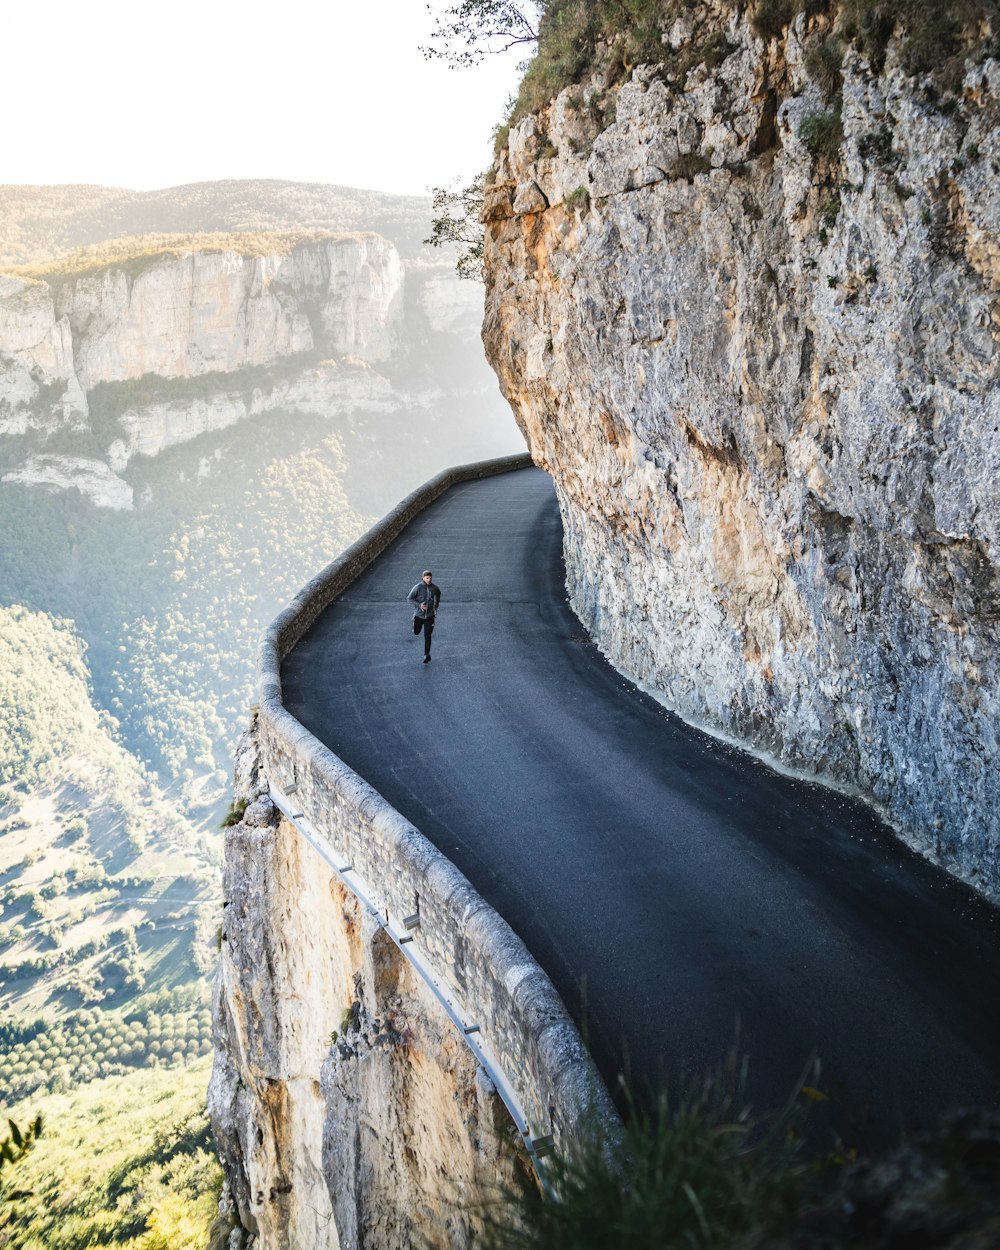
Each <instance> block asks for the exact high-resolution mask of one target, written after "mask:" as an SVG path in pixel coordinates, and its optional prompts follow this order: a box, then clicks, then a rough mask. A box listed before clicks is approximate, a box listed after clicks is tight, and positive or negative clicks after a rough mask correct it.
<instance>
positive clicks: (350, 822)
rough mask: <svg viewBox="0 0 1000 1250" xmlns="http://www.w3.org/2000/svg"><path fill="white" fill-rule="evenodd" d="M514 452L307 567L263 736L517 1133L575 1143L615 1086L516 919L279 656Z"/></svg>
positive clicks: (524, 462) (266, 680) (276, 626)
mask: <svg viewBox="0 0 1000 1250" xmlns="http://www.w3.org/2000/svg"><path fill="white" fill-rule="evenodd" d="M530 463H531V461H530V458H529V457H528V456H510V457H506V458H504V459H500V460H491V461H484V462H481V463H478V464H473V465H465V466H461V467H458V468H454V469H450V470H448V471H446V472H444V473H441V474H439V475H438V476H437V477H435V478H433V479H432V480H431V481H430V482H428V483H427V484H426V485H425V486H423V487H421V488H420V489H419V490H417V491H415V492H414V493H413V494H412V495H410V496H409V497H408V498H407V499H405V500H404V501H403V502H402V503H401V504H400V505H399V506H398V507H397V508H396V509H395V510H394V511H393V512H391V513H389V515H388V516H386V517H385V518H384V519H383V520H382V521H380V522H379V524H378V525H376V526H375V527H374V528H373V529H372V530H370V531H369V532H368V533H367V534H366V535H365V536H364V537H363V538H361V539H360V540H359V541H358V542H357V543H355V544H354V545H353V546H352V547H350V548H349V549H348V550H347V551H346V552H344V554H343V555H342V556H340V557H339V558H338V559H337V560H335V561H334V562H333V563H332V564H330V565H329V566H328V567H327V568H326V569H325V570H324V571H323V572H322V573H321V574H320V575H319V576H318V577H316V578H314V579H313V581H311V582H310V583H309V584H308V585H307V586H306V587H304V589H303V590H302V591H301V592H300V593H299V595H298V596H297V597H296V598H295V600H294V601H293V602H292V604H291V605H290V606H289V607H288V608H287V609H286V610H285V611H284V612H283V613H282V614H281V615H280V616H279V617H278V618H277V619H276V620H275V621H274V623H273V624H272V626H271V627H270V629H269V630H268V631H267V633H266V634H265V636H264V638H263V640H262V643H261V648H260V652H259V655H258V671H259V679H260V707H259V717H258V723H257V736H258V741H259V745H260V750H261V755H262V759H263V764H264V769H265V772H266V775H267V777H268V779H269V782H270V784H271V788H272V797H273V798H274V799H275V801H276V802H277V803H278V805H279V806H280V807H281V808H282V810H283V811H284V812H285V814H286V816H288V817H289V818H290V819H291V820H292V821H293V823H295V824H297V825H298V827H299V828H300V830H301V831H302V833H303V834H304V836H305V837H307V839H308V840H309V841H311V842H312V843H313V845H315V846H317V848H318V849H320V850H321V851H322V852H323V853H324V857H325V858H326V859H327V861H328V862H329V863H330V864H331V865H332V866H333V867H334V868H335V870H336V871H337V872H338V875H340V876H341V877H342V879H343V880H344V882H345V883H346V884H347V885H348V886H350V887H351V888H353V889H355V892H356V893H357V894H358V895H359V897H361V898H362V900H363V901H364V902H365V903H366V904H367V905H368V907H369V908H370V909H371V911H372V913H373V914H375V915H377V916H378V918H379V919H380V922H381V923H382V924H384V926H385V928H386V929H387V930H388V932H389V935H390V936H391V937H392V938H393V940H394V941H396V942H397V944H399V945H400V948H401V949H402V950H403V951H404V953H405V954H407V955H408V956H409V957H410V958H411V959H412V961H413V962H414V964H415V966H416V967H417V969H418V971H420V972H421V974H422V975H423V976H424V977H425V979H426V980H427V981H428V984H430V985H431V987H432V989H434V991H435V993H436V995H437V997H438V1000H439V1001H441V1002H442V1005H443V1006H444V1007H445V1009H446V1010H448V1012H449V1014H450V1015H451V1016H452V1019H453V1021H455V1022H456V1023H457V1024H458V1025H459V1027H460V1028H461V1029H462V1031H463V1033H464V1034H465V1035H466V1038H467V1040H468V1041H469V1042H470V1044H471V1045H472V1047H473V1049H474V1051H475V1053H476V1054H477V1057H479V1058H480V1059H481V1061H483V1062H484V1065H485V1066H486V1067H487V1070H488V1071H490V1075H491V1076H493V1078H494V1080H495V1082H496V1084H497V1087H498V1090H499V1091H500V1093H501V1096H503V1098H504V1101H505V1102H506V1103H507V1106H508V1109H509V1110H510V1111H511V1113H512V1116H513V1118H514V1120H515V1123H517V1125H518V1129H519V1131H520V1132H521V1133H522V1136H523V1137H524V1140H525V1144H526V1145H527V1146H528V1148H529V1150H531V1151H532V1152H533V1153H534V1151H535V1150H538V1152H539V1153H541V1152H543V1151H544V1148H545V1147H546V1146H547V1145H548V1142H549V1138H551V1139H552V1140H553V1142H554V1143H555V1144H557V1145H558V1144H559V1143H563V1144H564V1145H566V1146H568V1147H570V1148H571V1147H572V1143H573V1142H574V1141H575V1140H577V1139H578V1138H579V1136H580V1134H581V1133H582V1132H583V1131H584V1130H585V1128H586V1126H587V1122H588V1121H590V1120H591V1119H592V1117H594V1116H595V1115H596V1116H597V1117H599V1119H600V1120H602V1121H603V1122H605V1123H606V1124H610V1123H612V1122H613V1120H614V1115H615V1113H614V1111H613V1108H612V1106H611V1102H610V1099H609V1098H608V1096H607V1093H606V1091H605V1089H604V1087H603V1084H602V1083H601V1080H600V1077H599V1076H598V1075H597V1072H596V1069H595V1068H594V1066H593V1064H592V1062H591V1061H590V1058H589V1056H588V1055H587V1052H586V1050H585V1048H584V1046H583V1043H582V1040H581V1038H580V1035H579V1032H578V1031H577V1029H576V1026H575V1025H574V1023H573V1021H572V1020H571V1018H570V1016H569V1014H568V1012H567V1011H566V1008H565V1006H564V1005H563V1003H562V1000H561V999H560V998H559V996H558V994H557V993H556V991H555V989H554V987H553V986H552V983H551V982H550V981H549V978H548V977H547V976H546V974H545V973H544V972H543V970H542V969H541V967H540V966H539V965H538V963H537V962H536V961H535V960H534V959H533V958H532V956H531V955H530V954H529V952H528V950H527V948H526V947H525V945H524V943H523V942H522V941H521V940H520V938H518V937H517V935H516V934H515V933H514V932H513V930H512V929H511V928H510V926H509V925H508V924H507V923H506V921H504V920H503V919H502V917H501V916H499V915H498V914H497V912H496V911H494V910H493V908H492V907H490V906H489V905H488V904H487V903H486V901H485V900H484V899H483V898H481V897H480V895H479V894H478V893H477V892H476V891H475V890H474V889H473V888H472V886H471V885H470V884H469V882H468V881H467V880H466V878H465V877H464V876H463V875H462V874H461V873H460V872H459V871H458V869H457V868H456V867H455V866H454V865H453V864H452V863H451V861H450V860H448V859H447V858H446V857H445V856H444V855H442V854H441V852H440V851H438V850H437V849H436V847H434V846H433V845H432V844H431V843H430V842H429V841H428V840H427V839H426V838H425V837H424V836H423V835H422V834H421V833H420V832H419V831H418V830H417V829H416V828H414V826H413V825H411V824H410V823H409V822H408V821H407V820H405V819H404V817H403V816H401V815H400V814H399V813H398V812H397V811H396V810H395V809H394V808H393V807H391V806H390V805H389V804H388V803H387V802H386V801H385V799H383V798H382V796H381V795H380V794H378V793H377V792H376V791H375V790H374V789H373V788H372V787H371V786H370V785H368V784H367V782H365V781H364V780H363V778H361V777H359V776H358V775H357V774H356V773H355V772H353V771H352V770H351V769H350V768H348V767H347V765H346V764H344V763H343V761H342V760H340V759H339V758H338V757H337V756H336V755H334V754H333V752H332V751H330V750H329V749H328V748H327V747H325V746H324V745H323V744H322V743H321V742H319V741H318V740H317V739H316V738H315V737H313V735H312V734H311V733H309V731H308V730H306V729H305V728H304V727H303V726H302V725H301V724H299V722H298V721H296V720H295V719H294V717H292V716H291V714H290V713H289V712H288V711H287V710H286V709H285V707H284V705H283V703H282V694H281V674H280V667H281V662H282V660H283V659H284V657H285V656H286V655H287V654H288V653H289V652H290V651H291V650H292V648H293V647H294V646H295V644H296V642H297V641H298V640H299V639H300V638H301V637H302V636H303V635H304V634H305V632H306V631H307V630H308V629H309V627H310V626H311V625H312V623H313V622H314V621H315V620H316V618H317V617H318V616H319V615H320V613H321V612H322V611H323V609H324V608H325V607H327V605H328V604H329V603H331V602H332V601H333V600H334V599H335V598H336V597H337V595H339V594H341V593H342V592H343V591H344V590H345V589H346V587H347V586H349V585H350V584H351V582H352V581H354V580H355V578H357V577H358V575H359V574H360V573H361V572H362V571H363V570H364V569H365V568H366V567H367V566H368V565H369V564H370V563H371V562H372V561H373V560H374V559H376V557H377V556H379V555H380V554H381V553H382V552H383V551H384V550H385V549H386V548H387V547H388V546H389V544H390V543H391V542H392V541H393V540H394V539H395V538H397V537H398V536H399V534H400V533H401V532H402V531H403V530H404V529H405V527H406V525H407V524H408V523H409V522H410V521H411V520H412V519H413V518H414V517H415V516H416V515H417V514H418V513H419V512H421V511H422V510H423V509H424V508H426V507H427V506H428V504H430V503H432V502H433V501H434V500H435V499H437V498H438V497H439V496H440V495H441V494H443V493H444V491H446V490H447V489H448V488H449V487H451V486H453V485H456V484H457V483H459V482H464V481H469V480H472V479H475V478H482V477H488V476H492V475H494V474H498V473H504V472H509V471H511V470H514V469H519V468H526V467H528V466H529V465H530Z"/></svg>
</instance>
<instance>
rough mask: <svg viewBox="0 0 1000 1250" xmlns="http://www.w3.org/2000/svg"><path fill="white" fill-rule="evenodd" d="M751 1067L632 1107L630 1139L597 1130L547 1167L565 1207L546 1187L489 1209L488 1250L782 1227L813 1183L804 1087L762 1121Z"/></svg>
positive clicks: (673, 1241)
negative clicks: (752, 1098) (805, 1144)
mask: <svg viewBox="0 0 1000 1250" xmlns="http://www.w3.org/2000/svg"><path fill="white" fill-rule="evenodd" d="M746 1074H747V1065H746V1060H745V1059H743V1060H740V1059H739V1058H738V1057H737V1056H735V1055H733V1056H732V1057H731V1058H730V1060H729V1062H728V1064H727V1065H726V1067H725V1069H724V1070H723V1071H721V1072H719V1073H716V1074H713V1075H712V1076H710V1077H709V1078H708V1079H706V1080H705V1081H704V1082H702V1083H700V1084H694V1083H692V1084H690V1085H689V1086H687V1087H686V1088H684V1089H682V1090H681V1091H680V1092H679V1094H678V1095H677V1096H676V1098H671V1097H668V1095H667V1094H663V1095H662V1096H661V1097H660V1098H659V1099H658V1100H657V1102H656V1104H655V1106H654V1109H653V1110H652V1112H650V1113H640V1112H639V1111H638V1110H636V1109H635V1108H634V1107H633V1108H632V1114H631V1116H630V1117H629V1123H628V1125H627V1127H626V1129H625V1132H624V1135H623V1137H622V1138H621V1139H620V1140H611V1139H610V1138H608V1137H607V1136H604V1135H602V1134H600V1133H598V1132H595V1133H593V1134H592V1135H591V1137H590V1138H589V1139H588V1140H587V1141H586V1142H585V1143H583V1145H582V1148H581V1150H580V1152H579V1154H578V1155H576V1156H574V1157H572V1158H570V1157H565V1156H561V1155H556V1156H554V1157H552V1158H551V1159H550V1160H548V1161H547V1162H548V1163H549V1167H548V1178H549V1180H550V1181H551V1184H552V1186H553V1189H554V1191H555V1193H556V1194H557V1195H558V1198H557V1200H551V1199H549V1198H547V1197H546V1196H545V1195H544V1194H543V1193H541V1192H540V1191H538V1190H531V1191H527V1192H513V1191H512V1192H508V1193H505V1194H504V1195H503V1196H502V1198H501V1199H500V1201H499V1202H495V1203H492V1204H489V1206H488V1214H487V1217H486V1220H485V1222H486V1234H485V1237H484V1239H483V1240H481V1241H480V1243H479V1244H480V1246H481V1247H482V1250H542V1248H543V1247H544V1248H545V1250H590V1248H591V1247H593V1248H594V1250H598V1248H599V1247H600V1248H601V1250H606V1248H607V1247H609V1246H615V1247H619V1248H621V1250H624V1248H626V1247H627V1248H629V1250H640V1248H641V1250H646V1248H648V1250H653V1248H654V1247H657V1248H662V1247H678V1248H679V1247H684V1248H685V1250H709V1247H713V1248H718V1247H720V1246H724V1245H732V1244H735V1243H736V1242H737V1240H738V1239H741V1238H743V1237H748V1236H749V1235H751V1234H753V1233H757V1232H759V1231H761V1230H766V1229H767V1228H769V1227H772V1226H777V1225H779V1224H781V1223H783V1222H784V1221H785V1220H786V1219H787V1218H788V1215H789V1213H790V1212H791V1211H792V1210H794V1208H795V1204H796V1203H797V1202H798V1201H799V1200H800V1199H801V1197H802V1195H803V1194H804V1192H805V1189H806V1187H807V1186H808V1185H810V1184H811V1183H812V1177H813V1175H814V1173H813V1171H812V1170H811V1167H810V1165H809V1163H808V1161H807V1160H806V1159H805V1157H804V1154H803V1151H802V1128H803V1123H804V1119H805V1115H806V1103H805V1102H804V1101H803V1099H802V1098H801V1097H799V1095H800V1094H801V1093H802V1090H803V1085H802V1084H800V1085H799V1086H798V1087H797V1089H796V1091H795V1094H794V1095H793V1097H792V1098H790V1099H789V1102H788V1103H787V1104H786V1106H785V1107H784V1108H783V1109H782V1110H780V1111H778V1112H776V1113H774V1114H772V1115H769V1116H759V1115H755V1114H754V1113H753V1112H752V1110H751V1108H750V1107H749V1105H748V1103H747V1101H746Z"/></svg>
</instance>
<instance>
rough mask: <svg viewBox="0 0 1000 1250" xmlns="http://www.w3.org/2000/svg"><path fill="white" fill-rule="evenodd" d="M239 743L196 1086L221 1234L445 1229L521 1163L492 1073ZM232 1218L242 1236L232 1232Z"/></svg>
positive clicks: (288, 1243) (337, 1243)
mask: <svg viewBox="0 0 1000 1250" xmlns="http://www.w3.org/2000/svg"><path fill="white" fill-rule="evenodd" d="M264 785H265V779H264V777H263V775H262V773H261V762H260V758H259V755H258V752H257V746H256V742H255V740H254V738H253V737H252V736H249V735H248V736H245V737H244V738H243V739H242V740H241V743H240V746H239V750H238V754H237V766H236V792H237V796H241V797H243V798H244V799H252V800H253V801H252V802H251V803H250V806H249V807H248V808H247V810H246V812H245V813H244V817H243V820H242V821H241V822H240V823H239V824H238V825H235V826H234V827H232V828H231V829H229V830H227V834H226V872H225V881H224V887H223V892H224V911H223V923H222V956H221V961H220V968H219V973H218V976H217V980H216V989H215V1004H214V1016H215V1021H214V1033H215V1039H216V1055H215V1066H214V1069H213V1074H212V1080H211V1084H210V1087H209V1095H208V1103H209V1113H210V1115H211V1119H212V1124H213V1128H214V1130H215V1136H216V1141H217V1142H218V1143H219V1147H220V1152H221V1156H222V1160H223V1164H224V1167H225V1172H226V1176H227V1182H228V1187H229V1195H230V1198H231V1200H232V1203H233V1206H234V1207H235V1215H236V1217H237V1222H238V1224H239V1226H240V1228H241V1229H242V1233H240V1234H236V1240H234V1241H230V1242H229V1243H228V1244H229V1245H230V1246H231V1247H235V1246H237V1245H243V1244H256V1245H258V1246H261V1247H267V1248H268V1250H282V1248H287V1250H304V1248H305V1247H309V1248H310V1250H321V1248H324V1250H336V1248H337V1247H343V1248H344V1250H361V1248H362V1247H378V1250H389V1248H391V1247H398V1248H399V1250H409V1247H411V1246H413V1245H415V1244H418V1243H419V1242H420V1240H421V1239H423V1240H425V1241H426V1243H427V1244H442V1245H448V1246H453V1247H461V1246H465V1245H469V1244H472V1243H473V1242H474V1240H475V1237H476V1236H477V1234H480V1233H481V1232H482V1217H483V1214H484V1209H483V1207H482V1205H481V1204H482V1201H483V1196H484V1195H486V1194H488V1195H491V1196H492V1195H494V1194H496V1193H497V1191H498V1187H499V1186H500V1185H516V1184H517V1183H518V1178H519V1177H521V1175H522V1173H521V1164H520V1163H519V1162H518V1160H519V1157H520V1156H519V1155H518V1154H517V1152H516V1150H515V1149H514V1146H513V1143H512V1138H513V1139H516V1137H517V1133H516V1130H514V1129H513V1126H512V1125H511V1123H510V1121H509V1119H507V1115H506V1111H505V1109H504V1107H503V1104H502V1102H501V1101H500V1099H499V1097H498V1095H497V1093H496V1090H495V1089H494V1088H493V1086H492V1084H491V1083H490V1081H489V1079H488V1078H487V1077H486V1076H485V1074H484V1073H483V1072H482V1070H481V1069H479V1068H478V1067H477V1065H476V1063H475V1060H474V1059H473V1057H472V1055H471V1052H470V1051H469V1050H468V1049H467V1048H466V1047H465V1046H464V1045H463V1043H462V1041H461V1039H460V1037H459V1036H458V1034H457V1032H456V1030H455V1029H454V1028H453V1027H452V1025H451V1024H450V1022H449V1021H448V1019H447V1017H446V1016H445V1015H444V1013H443V1011H442V1010H441V1008H440V1006H439V1005H438V1003H437V1002H436V1000H435V999H434V998H433V997H432V996H431V994H430V992H429V991H428V990H427V989H426V987H425V986H424V985H423V982H421V981H420V979H419V978H418V977H417V975H416V974H415V973H414V971H413V969H412V966H411V965H410V964H409V963H408V961H407V960H406V959H404V958H403V956H402V955H401V954H400V952H399V950H398V949H397V947H396V946H395V945H394V944H393V942H392V941H391V939H390V938H389V937H388V936H387V935H386V933H385V931H384V930H383V929H382V928H381V927H380V926H379V924H378V923H377V922H376V921H375V920H374V919H373V917H372V916H371V914H370V912H368V911H367V910H364V909H362V907H361V906H360V904H359V903H358V900H357V899H356V898H355V896H354V895H353V894H351V893H350V892H349V891H348V890H347V889H346V888H345V887H344V886H343V885H342V884H340V883H339V882H338V880H337V879H336V877H335V876H334V875H333V874H332V872H331V871H330V870H329V869H328V868H327V866H326V865H325V863H324V861H323V860H322V859H321V858H320V857H319V856H318V855H317V854H316V852H315V851H314V850H313V849H312V848H311V847H310V846H309V844H308V843H307V842H305V840H304V839H303V838H302V837H301V836H300V835H299V833H298V832H297V831H296V830H295V828H294V826H292V825H289V824H288V823H287V822H282V821H281V820H280V816H279V813H278V812H277V810H276V809H275V808H274V807H273V805H272V804H271V802H270V800H269V799H268V798H266V797H264V791H263V787H264ZM243 1234H252V1235H254V1236H256V1238H257V1241H256V1243H253V1242H247V1241H246V1240H245V1239H244V1237H243Z"/></svg>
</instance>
